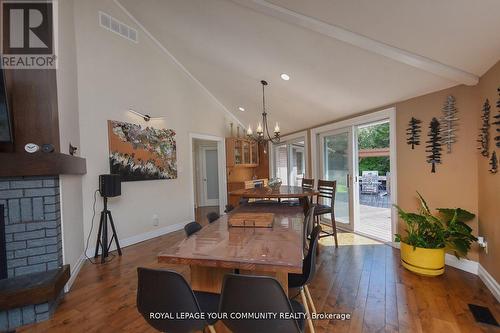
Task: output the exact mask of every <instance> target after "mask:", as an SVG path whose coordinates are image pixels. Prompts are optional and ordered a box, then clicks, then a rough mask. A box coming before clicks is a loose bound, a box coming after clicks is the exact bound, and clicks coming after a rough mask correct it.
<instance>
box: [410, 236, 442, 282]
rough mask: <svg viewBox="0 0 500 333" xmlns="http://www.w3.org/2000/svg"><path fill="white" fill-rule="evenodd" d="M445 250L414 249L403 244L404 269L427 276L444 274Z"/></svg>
mask: <svg viewBox="0 0 500 333" xmlns="http://www.w3.org/2000/svg"><path fill="white" fill-rule="evenodd" d="M444 254H445V251H444V249H424V248H421V247H416V248H414V247H413V246H412V245H408V244H406V243H403V242H401V264H402V265H403V267H404V268H406V269H408V270H410V271H412V272H414V273H417V274H420V275H426V276H438V275H441V274H443V273H444Z"/></svg>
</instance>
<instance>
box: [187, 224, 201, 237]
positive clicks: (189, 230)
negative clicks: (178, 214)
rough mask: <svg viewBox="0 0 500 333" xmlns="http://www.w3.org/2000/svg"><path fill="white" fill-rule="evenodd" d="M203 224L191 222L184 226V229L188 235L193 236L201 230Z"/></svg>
mask: <svg viewBox="0 0 500 333" xmlns="http://www.w3.org/2000/svg"><path fill="white" fill-rule="evenodd" d="M201 228H202V227H201V224H199V223H198V222H189V223H188V224H186V225H185V226H184V231H185V232H186V236H188V237H189V236H191V235H192V234H194V233H195V232H198V231H200V230H201Z"/></svg>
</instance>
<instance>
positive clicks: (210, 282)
mask: <svg viewBox="0 0 500 333" xmlns="http://www.w3.org/2000/svg"><path fill="white" fill-rule="evenodd" d="M245 212H246V213H259V212H261V213H262V212H265V213H273V214H274V221H273V225H272V227H271V228H257V227H229V226H228V219H229V218H230V217H231V215H232V214H237V213H245ZM303 221H304V214H303V211H302V208H301V207H300V206H288V205H280V204H265V205H244V206H239V207H237V208H236V209H234V210H233V211H231V212H230V213H229V214H227V215H223V216H221V217H220V218H219V219H218V220H216V221H214V222H212V223H210V224H208V225H206V226H204V227H203V228H202V229H201V230H200V231H198V232H197V233H195V234H193V235H191V236H190V237H186V238H185V239H183V240H181V241H180V242H178V243H176V244H174V245H172V246H169V247H167V248H165V249H163V250H162V251H161V252H160V253H159V254H158V262H159V263H169V264H182V265H189V266H190V270H191V287H192V288H193V289H194V290H199V291H208V292H215V293H220V292H221V287H222V281H223V278H224V275H226V274H228V273H234V271H235V270H236V269H238V270H239V272H240V274H248V275H266V276H272V277H274V278H276V279H277V280H278V281H279V282H280V283H281V285H282V287H283V290H284V291H285V293H287V292H288V274H289V273H302V259H303V251H302V227H303Z"/></svg>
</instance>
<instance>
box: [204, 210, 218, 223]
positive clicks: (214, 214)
mask: <svg viewBox="0 0 500 333" xmlns="http://www.w3.org/2000/svg"><path fill="white" fill-rule="evenodd" d="M219 217H220V215H219V213H217V212H210V213H208V214H207V220H208V223H212V222H214V221H217V220H218V219H219Z"/></svg>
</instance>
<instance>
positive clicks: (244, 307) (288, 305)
mask: <svg viewBox="0 0 500 333" xmlns="http://www.w3.org/2000/svg"><path fill="white" fill-rule="evenodd" d="M219 312H220V313H228V314H230V313H283V314H284V313H288V314H295V315H296V316H297V317H300V318H298V319H297V320H296V319H294V318H289V319H279V318H276V319H274V318H267V319H266V320H258V319H236V318H231V316H228V318H224V319H221V320H222V322H223V323H224V325H226V326H227V327H228V328H229V329H230V330H231V332H233V333H256V332H273V333H302V332H304V319H303V317H302V316H301V313H304V308H303V307H302V305H301V304H300V303H299V302H297V301H295V300H289V299H288V297H287V296H286V294H285V292H284V291H283V288H282V287H281V285H280V283H279V282H278V280H276V279H275V278H273V277H269V276H249V275H236V274H228V275H226V276H225V277H224V282H223V285H222V293H221V298H220V305H219Z"/></svg>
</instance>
